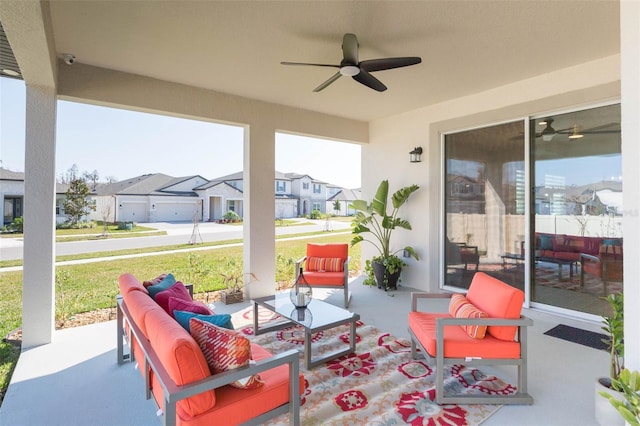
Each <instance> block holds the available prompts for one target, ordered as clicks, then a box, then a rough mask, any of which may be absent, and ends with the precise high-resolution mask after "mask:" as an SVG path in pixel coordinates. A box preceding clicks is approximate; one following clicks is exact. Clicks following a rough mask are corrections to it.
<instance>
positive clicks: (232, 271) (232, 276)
mask: <svg viewBox="0 0 640 426" xmlns="http://www.w3.org/2000/svg"><path fill="white" fill-rule="evenodd" d="M225 263H226V265H225V267H226V272H224V273H221V274H220V275H221V276H222V277H223V279H224V284H225V287H226V289H225V290H223V291H221V292H220V300H222V303H224V304H225V305H229V304H231V303H239V302H242V301H243V300H244V285H245V282H244V277H245V275H248V276H249V281H251V280H252V279H256V277H255V275H253V274H252V273H248V274H244V273H243V272H242V264H241V263H240V262H238V261H237V259H235V258H233V257H227V258H225Z"/></svg>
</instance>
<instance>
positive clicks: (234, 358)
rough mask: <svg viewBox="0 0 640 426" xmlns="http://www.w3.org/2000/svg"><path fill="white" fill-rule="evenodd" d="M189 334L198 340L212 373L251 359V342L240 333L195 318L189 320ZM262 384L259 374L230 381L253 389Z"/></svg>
mask: <svg viewBox="0 0 640 426" xmlns="http://www.w3.org/2000/svg"><path fill="white" fill-rule="evenodd" d="M189 328H190V329H191V336H193V338H194V340H195V341H196V342H198V345H199V346H200V349H201V350H202V354H203V355H204V357H205V359H206V360H207V364H209V369H211V373H212V374H218V373H222V372H224V371H229V370H233V369H234V368H238V367H244V366H245V365H248V364H249V362H250V361H251V343H250V342H249V339H247V338H246V337H244V336H243V335H241V334H240V333H238V332H236V331H233V330H227V329H225V328H220V327H218V326H215V325H213V324H209V323H207V322H204V321H202V320H199V319H197V318H191V319H190V320H189ZM262 385H264V382H263V381H262V379H261V378H260V375H259V374H253V375H251V376H249V377H245V378H243V379H240V380H236V381H235V382H233V383H231V386H233V387H235V388H238V389H255V388H258V387H260V386H262Z"/></svg>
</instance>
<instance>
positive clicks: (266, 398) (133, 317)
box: [117, 274, 304, 426]
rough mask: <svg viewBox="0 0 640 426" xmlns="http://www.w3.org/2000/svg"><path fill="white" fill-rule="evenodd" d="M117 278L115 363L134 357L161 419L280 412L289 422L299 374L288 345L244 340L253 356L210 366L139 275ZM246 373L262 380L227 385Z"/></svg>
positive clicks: (255, 419) (174, 421)
mask: <svg viewBox="0 0 640 426" xmlns="http://www.w3.org/2000/svg"><path fill="white" fill-rule="evenodd" d="M118 281H119V287H120V295H119V296H118V297H117V338H118V340H117V356H118V364H124V363H125V362H126V361H129V362H135V363H136V364H137V367H138V368H139V369H140V373H141V375H142V377H143V378H144V389H146V398H147V399H150V398H154V399H155V402H156V404H157V405H158V407H159V408H160V410H161V412H162V415H161V416H160V419H161V421H162V424H163V425H188V426H204V425H236V424H253V425H259V424H263V423H264V422H266V421H267V420H269V419H272V418H273V417H276V416H278V415H281V414H286V413H288V415H289V424H290V425H292V426H293V425H299V424H300V395H301V392H302V391H304V376H303V375H302V374H301V373H300V370H299V368H300V367H299V354H298V352H297V351H296V350H289V351H286V352H282V353H280V354H277V355H272V354H271V353H269V352H268V351H267V350H266V349H264V348H262V347H261V346H259V345H256V344H254V343H250V345H251V356H252V359H253V360H254V361H255V362H254V363H250V364H249V365H247V366H244V367H239V368H235V369H230V370H228V371H224V372H220V373H217V374H212V373H211V371H210V368H209V365H208V364H207V360H206V359H205V356H204V355H203V352H202V350H201V348H200V346H199V345H198V343H197V342H196V340H194V338H193V337H192V335H191V334H190V333H189V332H188V331H187V330H186V329H185V328H183V326H182V325H180V324H179V323H178V322H177V321H176V319H174V318H173V317H171V316H170V315H169V314H168V313H167V312H166V311H165V309H164V308H163V307H161V306H160V305H159V304H158V303H157V302H156V300H154V299H153V298H152V297H151V296H150V294H149V292H148V290H147V288H145V287H144V285H143V284H141V283H140V281H138V280H137V279H136V278H135V277H134V276H133V275H131V274H122V275H121V276H120V277H119V280H118ZM192 324H193V323H192ZM125 345H126V346H127V347H128V350H126V351H125V348H126V346H125ZM253 374H259V375H260V378H261V379H262V381H263V382H264V384H263V385H262V386H260V387H258V388H255V389H238V388H236V387H232V386H230V384H231V383H234V382H236V381H238V380H241V379H244V378H246V377H247V376H251V375H253ZM141 390H142V386H141Z"/></svg>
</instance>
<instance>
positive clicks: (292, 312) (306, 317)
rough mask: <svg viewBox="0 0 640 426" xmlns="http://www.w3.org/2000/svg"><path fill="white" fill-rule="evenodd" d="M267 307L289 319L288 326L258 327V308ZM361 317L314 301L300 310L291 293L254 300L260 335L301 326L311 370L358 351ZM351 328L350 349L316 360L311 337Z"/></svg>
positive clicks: (257, 333)
mask: <svg viewBox="0 0 640 426" xmlns="http://www.w3.org/2000/svg"><path fill="white" fill-rule="evenodd" d="M260 306H261V307H263V308H266V309H268V310H270V311H271V312H274V313H276V314H278V315H280V316H281V317H283V318H285V319H286V321H285V322H278V323H276V324H274V325H266V326H263V327H262V328H260V326H259V324H258V307H260ZM359 319H360V315H358V314H356V313H353V312H350V311H347V310H346V309H342V308H339V307H337V306H334V305H331V304H330V303H327V302H324V301H322V300H317V299H313V300H311V303H309V305H308V306H307V307H306V308H296V307H295V306H294V305H293V304H292V303H291V300H290V299H289V293H288V292H285V293H277V294H276V295H275V296H267V297H260V298H256V299H253V332H254V334H255V335H256V336H257V335H259V334H264V333H268V332H270V331H275V330H281V329H283V328H288V327H291V325H292V324H297V325H300V326H302V327H304V361H305V365H306V367H307V368H308V369H311V368H313V367H316V366H318V365H320V364H324V363H325V362H326V361H329V360H332V359H335V358H338V357H341V356H343V355H348V354H350V353H353V352H355V350H356V321H358V320H359ZM347 323H348V324H349V325H350V335H349V346H348V347H347V348H345V349H343V350H338V351H335V352H331V353H329V354H325V355H323V356H320V357H316V358H313V354H312V345H311V340H312V339H311V337H312V335H313V334H314V333H317V332H319V331H323V330H328V329H330V328H334V327H338V326H340V325H343V324H347Z"/></svg>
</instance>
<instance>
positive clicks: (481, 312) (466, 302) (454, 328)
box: [409, 272, 533, 404]
mask: <svg viewBox="0 0 640 426" xmlns="http://www.w3.org/2000/svg"><path fill="white" fill-rule="evenodd" d="M424 298H439V299H442V298H450V299H451V302H450V304H449V313H431V312H420V311H418V300H419V299H424ZM523 302H524V293H523V292H522V291H521V290H518V289H516V288H514V287H511V286H510V285H508V284H506V283H504V282H502V281H500V280H498V279H496V278H493V277H491V276H489V275H487V274H485V273H483V272H476V274H475V275H474V276H473V280H472V281H471V286H470V287H469V291H468V293H467V294H466V298H465V297H463V295H461V294H456V295H451V294H431V293H412V295H411V312H410V313H409V334H410V336H411V354H412V356H413V358H414V359H415V358H417V347H419V348H420V351H421V353H422V354H423V355H424V357H425V358H427V359H429V360H433V359H434V358H435V361H436V380H435V381H436V402H437V403H438V404H532V403H533V398H532V397H531V396H530V395H529V394H528V393H527V333H526V327H527V326H531V325H533V321H532V320H531V319H529V318H526V317H523V316H521V310H522V303H523ZM452 311H454V312H453V315H452V313H451V312H452ZM446 364H465V365H468V366H475V365H515V366H517V367H518V390H517V393H515V394H512V395H488V394H483V395H445V391H444V366H445V365H446Z"/></svg>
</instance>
